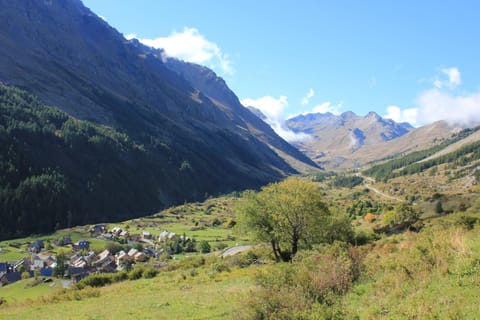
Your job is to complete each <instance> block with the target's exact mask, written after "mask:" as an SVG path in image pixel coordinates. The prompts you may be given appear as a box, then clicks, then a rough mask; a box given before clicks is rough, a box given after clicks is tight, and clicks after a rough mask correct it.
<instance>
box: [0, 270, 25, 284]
mask: <svg viewBox="0 0 480 320" xmlns="http://www.w3.org/2000/svg"><path fill="white" fill-rule="evenodd" d="M21 279H22V273H21V272H2V273H0V287H3V286H5V285H7V284H9V283H14V282H17V281H19V280H21Z"/></svg>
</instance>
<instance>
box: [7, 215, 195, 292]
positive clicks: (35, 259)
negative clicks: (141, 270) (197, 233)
mask: <svg viewBox="0 0 480 320" xmlns="http://www.w3.org/2000/svg"><path fill="white" fill-rule="evenodd" d="M89 233H90V239H91V240H92V239H95V240H104V242H105V248H104V249H103V251H100V252H95V251H94V250H92V249H91V241H90V240H88V239H82V240H78V241H76V242H73V241H72V240H71V237H70V236H65V237H63V238H61V239H59V240H57V241H55V243H53V244H52V243H50V242H49V243H48V245H47V246H46V243H45V241H44V240H35V241H33V242H32V243H30V244H29V245H28V248H27V251H26V252H25V254H26V256H25V257H24V258H22V259H19V260H18V261H10V262H0V287H2V286H5V285H7V284H10V283H14V282H16V281H19V280H21V279H24V278H28V277H35V278H38V277H40V278H43V281H45V282H48V281H52V280H51V278H52V277H58V278H63V279H67V280H69V283H68V282H67V286H68V285H70V284H72V283H76V282H78V281H80V280H81V279H83V278H85V277H87V276H88V275H90V274H99V273H113V272H118V271H121V270H126V271H130V269H132V268H133V267H134V266H135V264H138V263H144V262H146V261H148V260H149V259H153V260H154V261H157V263H156V264H154V266H155V267H157V268H160V267H161V266H162V265H164V264H162V263H158V262H159V257H160V256H161V255H165V256H167V257H169V255H172V254H176V253H180V252H195V251H197V249H196V243H195V239H190V238H189V237H187V236H186V235H185V234H184V235H177V234H175V233H173V232H169V231H167V230H164V231H162V232H161V233H160V234H159V235H152V234H151V233H150V232H149V231H142V232H141V233H140V234H130V232H129V231H128V230H123V229H121V228H120V227H113V228H112V229H110V230H109V229H108V226H107V225H105V224H97V225H94V226H92V227H91V229H90V230H89ZM52 249H60V250H55V251H58V252H59V253H57V254H55V253H54V252H52V251H53V250H52ZM97 251H98V250H97ZM202 251H203V250H202ZM64 282H65V281H64Z"/></svg>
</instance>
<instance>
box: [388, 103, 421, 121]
mask: <svg viewBox="0 0 480 320" xmlns="http://www.w3.org/2000/svg"><path fill="white" fill-rule="evenodd" d="M417 115H418V109H417V108H410V109H404V110H402V109H401V108H400V107H398V106H388V107H387V115H385V116H384V118H386V119H392V120H393V121H395V122H408V123H410V124H411V125H416V124H417Z"/></svg>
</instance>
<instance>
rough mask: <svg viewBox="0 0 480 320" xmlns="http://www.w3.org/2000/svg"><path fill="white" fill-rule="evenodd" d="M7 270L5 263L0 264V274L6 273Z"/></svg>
mask: <svg viewBox="0 0 480 320" xmlns="http://www.w3.org/2000/svg"><path fill="white" fill-rule="evenodd" d="M7 270H8V263H6V262H0V273H2V272H5V273H6V272H7Z"/></svg>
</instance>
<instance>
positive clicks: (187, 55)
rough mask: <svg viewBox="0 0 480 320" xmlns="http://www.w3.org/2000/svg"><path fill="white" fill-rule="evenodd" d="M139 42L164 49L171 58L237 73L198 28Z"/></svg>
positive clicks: (130, 36)
mask: <svg viewBox="0 0 480 320" xmlns="http://www.w3.org/2000/svg"><path fill="white" fill-rule="evenodd" d="M136 37H137V36H136V35H135V34H128V35H126V36H125V38H126V39H132V38H136ZM138 40H139V41H140V42H141V43H143V44H145V45H147V46H150V47H153V48H157V49H163V50H164V51H165V53H166V55H167V56H169V57H175V58H178V59H181V60H185V61H188V62H193V63H198V64H202V65H208V66H209V67H211V68H213V69H216V68H219V69H220V70H221V71H222V72H223V73H225V74H227V75H232V74H234V73H235V70H234V68H233V66H232V61H231V60H230V57H229V56H228V54H226V53H223V52H222V50H221V49H220V47H219V46H218V45H217V44H216V43H214V42H211V41H209V40H208V39H206V38H205V37H204V36H203V35H202V34H201V33H200V32H199V31H198V29H196V28H189V27H185V28H184V29H183V31H182V32H173V33H172V34H170V35H169V36H168V37H158V38H155V39H138Z"/></svg>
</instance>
